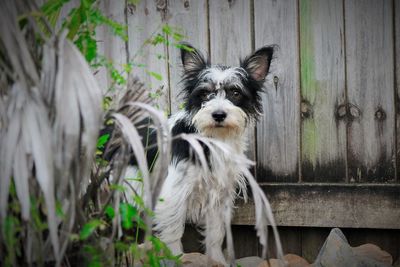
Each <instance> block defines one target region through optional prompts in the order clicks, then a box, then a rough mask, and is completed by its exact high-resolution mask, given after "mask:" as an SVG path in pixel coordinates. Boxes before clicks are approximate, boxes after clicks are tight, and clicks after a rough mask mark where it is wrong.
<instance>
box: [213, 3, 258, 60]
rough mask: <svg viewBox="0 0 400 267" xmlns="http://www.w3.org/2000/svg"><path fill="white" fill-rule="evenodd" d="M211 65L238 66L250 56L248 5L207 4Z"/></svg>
mask: <svg viewBox="0 0 400 267" xmlns="http://www.w3.org/2000/svg"><path fill="white" fill-rule="evenodd" d="M209 14H210V15H209V16H210V50H211V51H210V54H211V63H212V64H223V65H227V66H230V65H231V66H238V65H239V59H240V58H244V57H245V56H247V55H249V54H250V53H251V50H252V47H251V24H250V23H251V19H250V1H246V0H233V1H228V0H223V1H209Z"/></svg>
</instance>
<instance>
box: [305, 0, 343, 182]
mask: <svg viewBox="0 0 400 267" xmlns="http://www.w3.org/2000/svg"><path fill="white" fill-rule="evenodd" d="M343 34H344V28H343V5H342V1H341V0H338V1H332V0H301V1H300V83H301V96H302V100H301V108H300V111H301V116H302V121H301V159H302V162H301V164H302V167H301V170H302V177H303V181H307V182H344V181H345V178H346V162H345V160H346V122H345V114H343V113H344V112H346V107H345V100H346V92H345V66H344V36H343Z"/></svg>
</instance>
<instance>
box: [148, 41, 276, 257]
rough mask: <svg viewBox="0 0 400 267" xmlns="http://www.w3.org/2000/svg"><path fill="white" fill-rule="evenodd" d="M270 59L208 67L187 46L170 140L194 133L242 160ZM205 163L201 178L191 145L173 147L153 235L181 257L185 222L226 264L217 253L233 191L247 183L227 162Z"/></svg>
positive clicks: (269, 50)
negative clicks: (181, 102) (197, 227)
mask: <svg viewBox="0 0 400 267" xmlns="http://www.w3.org/2000/svg"><path fill="white" fill-rule="evenodd" d="M272 55H273V47H271V46H267V47H263V48H261V49H259V50H257V51H256V52H255V53H253V54H252V55H250V56H249V57H247V58H245V59H244V60H243V61H242V62H241V64H240V67H227V66H222V65H211V64H210V63H209V61H208V60H206V59H205V58H204V57H203V56H202V54H201V53H200V52H199V51H198V50H196V49H195V48H193V47H191V46H189V45H186V48H185V49H181V59H182V64H183V69H184V75H183V80H182V83H183V86H184V88H183V92H182V93H183V96H184V100H185V104H186V106H185V109H184V110H182V111H180V112H178V113H177V114H175V115H173V116H172V117H171V118H170V120H169V122H170V129H171V131H172V135H174V136H176V135H179V134H182V133H197V134H200V135H201V136H204V137H209V138H214V139H217V140H220V141H222V142H224V143H225V144H227V145H228V146H229V147H230V148H231V150H232V151H233V152H234V153H236V154H238V155H243V156H244V153H245V151H246V148H247V142H248V140H247V139H248V134H247V132H248V131H249V130H251V129H253V128H252V125H254V122H255V121H256V119H257V117H258V115H260V114H261V111H262V105H261V96H260V94H261V92H262V86H263V82H264V79H265V77H266V75H267V74H268V70H269V67H270V63H271V59H272ZM215 157H218V159H216V158H215ZM207 161H208V164H209V167H210V172H208V174H207V175H204V172H202V171H201V167H200V166H199V165H198V164H196V163H195V162H194V161H193V160H192V159H191V153H190V145H189V144H188V143H187V142H186V141H184V140H176V141H174V142H173V145H172V161H171V163H170V166H169V169H168V175H167V178H166V180H165V182H164V185H163V188H162V190H161V194H160V198H162V199H163V201H162V202H159V203H157V205H156V211H155V230H156V231H157V233H158V236H159V237H160V239H161V240H162V241H164V242H165V243H167V245H168V246H169V248H170V249H171V250H172V252H173V253H175V254H180V253H182V252H183V251H182V244H181V237H182V235H183V232H184V227H185V222H186V221H190V222H192V223H195V224H199V225H201V226H203V227H204V231H202V232H203V234H204V236H205V240H204V242H205V247H206V254H207V255H209V256H210V257H211V258H213V259H215V260H217V261H220V262H223V263H225V264H226V261H225V258H224V255H223V253H222V248H221V247H222V243H223V240H224V236H225V228H224V225H225V222H226V220H229V222H230V218H231V215H232V210H233V206H234V201H235V198H236V197H237V191H238V190H242V191H245V190H246V182H245V179H244V178H243V175H242V174H241V172H240V169H238V167H237V166H236V164H235V163H234V162H233V161H232V160H231V159H230V157H229V156H227V155H213V154H212V153H210V154H209V155H208V159H207ZM217 162H218V164H217ZM221 162H222V163H223V164H222V165H221V164H220V163H221ZM204 176H205V177H204Z"/></svg>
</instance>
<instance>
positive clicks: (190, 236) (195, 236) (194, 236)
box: [182, 224, 204, 253]
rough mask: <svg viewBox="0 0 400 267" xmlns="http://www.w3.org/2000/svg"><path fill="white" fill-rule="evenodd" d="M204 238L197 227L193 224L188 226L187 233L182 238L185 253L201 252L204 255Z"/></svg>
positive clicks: (186, 227)
mask: <svg viewBox="0 0 400 267" xmlns="http://www.w3.org/2000/svg"><path fill="white" fill-rule="evenodd" d="M203 239H204V238H203V237H202V236H201V234H200V233H199V231H197V230H196V227H195V226H194V225H192V224H186V226H185V232H184V233H183V236H182V245H183V251H184V252H185V253H190V252H200V253H204V246H203V245H202V242H201V241H202V240H203Z"/></svg>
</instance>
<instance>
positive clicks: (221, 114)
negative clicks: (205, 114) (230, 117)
mask: <svg viewBox="0 0 400 267" xmlns="http://www.w3.org/2000/svg"><path fill="white" fill-rule="evenodd" d="M211 116H212V117H213V119H214V120H215V121H216V122H223V121H224V120H225V118H226V112H225V111H222V110H217V111H215V112H213V113H212V114H211Z"/></svg>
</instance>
